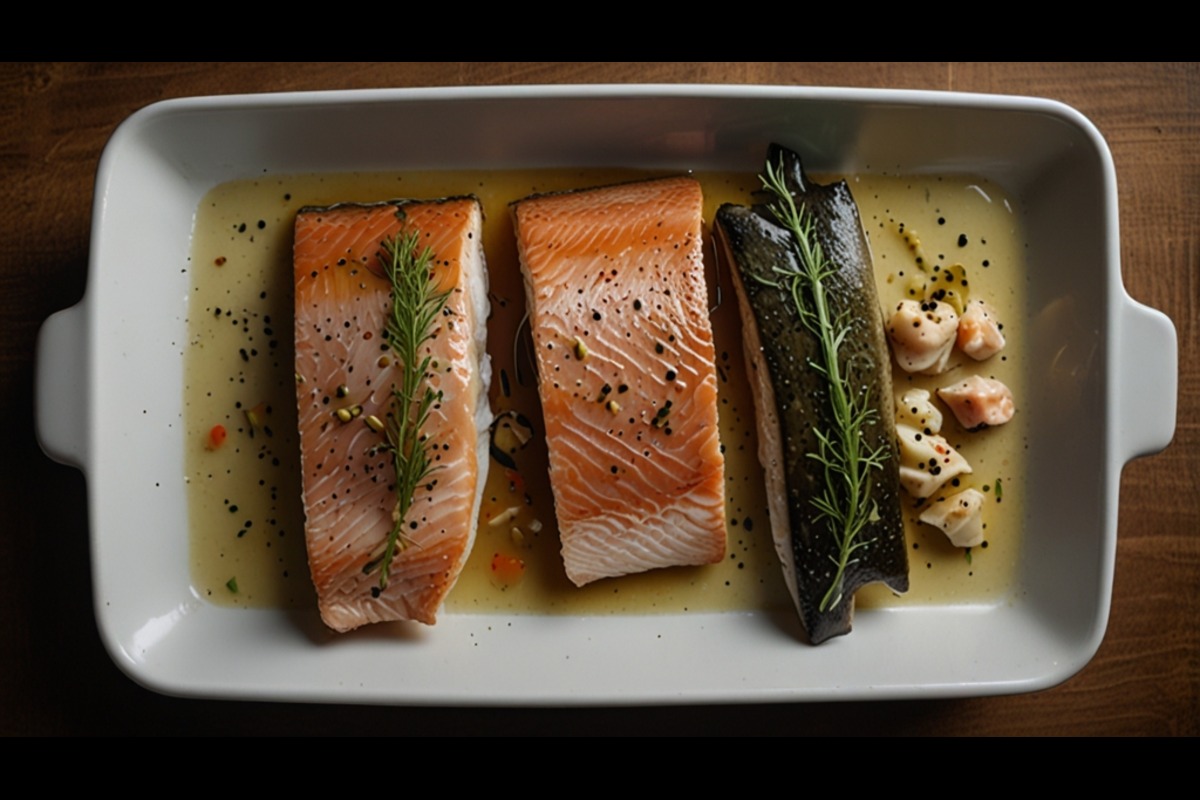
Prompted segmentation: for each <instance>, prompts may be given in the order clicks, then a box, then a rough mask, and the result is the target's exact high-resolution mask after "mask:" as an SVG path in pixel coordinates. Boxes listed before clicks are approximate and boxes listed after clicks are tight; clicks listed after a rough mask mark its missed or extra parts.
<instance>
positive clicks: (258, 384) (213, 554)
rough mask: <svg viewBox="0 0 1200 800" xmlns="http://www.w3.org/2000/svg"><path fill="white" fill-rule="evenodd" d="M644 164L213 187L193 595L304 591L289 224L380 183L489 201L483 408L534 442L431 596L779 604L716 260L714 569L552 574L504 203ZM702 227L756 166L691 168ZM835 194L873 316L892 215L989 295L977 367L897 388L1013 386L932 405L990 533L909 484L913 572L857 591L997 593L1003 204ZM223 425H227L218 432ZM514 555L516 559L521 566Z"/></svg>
mask: <svg viewBox="0 0 1200 800" xmlns="http://www.w3.org/2000/svg"><path fill="white" fill-rule="evenodd" d="M641 177H646V175H645V173H636V172H631V171H628V170H553V171H522V172H483V171H472V172H462V173H424V174H350V175H308V176H287V177H280V176H271V177H264V178H259V179H255V180H247V181H238V182H233V183H228V184H224V185H221V186H218V187H216V188H215V189H213V190H212V191H211V192H210V193H209V194H208V195H207V196H206V197H205V198H204V199H203V200H202V202H201V204H200V207H199V208H198V209H197V214H196V223H195V233H194V239H193V245H192V256H191V264H190V271H191V274H192V291H191V293H190V296H189V298H188V341H189V347H188V354H187V361H188V363H187V365H186V370H185V375H186V385H185V387H184V401H185V408H186V411H185V415H184V416H185V424H186V436H187V441H188V444H189V447H188V454H187V464H186V474H185V480H186V481H187V484H188V494H189V515H190V526H191V562H192V563H191V569H192V579H193V582H194V585H195V588H196V590H197V591H198V592H199V593H200V594H201V595H202V596H204V597H206V598H208V599H209V600H210V601H212V602H214V603H218V604H222V605H240V606H255V607H262V606H269V607H297V608H304V607H315V602H316V601H315V597H314V595H313V590H312V585H311V582H310V581H309V577H308V565H307V560H306V555H305V549H304V514H303V508H302V506H301V499H300V467H299V442H298V436H297V432H296V404H295V370H294V368H293V363H292V362H293V359H294V348H293V332H292V324H293V323H292V289H291V280H292V267H291V244H292V224H293V221H294V218H295V214H296V211H297V210H298V209H300V208H301V207H303V206H306V205H329V204H332V203H337V202H374V201H379V200H383V199H390V198H397V197H412V198H432V197H443V196H449V195H457V194H468V193H470V194H475V195H476V196H478V197H479V198H480V199H481V200H482V201H483V205H484V210H485V214H486V223H485V232H484V247H485V251H486V255H487V260H488V271H489V282H490V299H491V304H492V316H491V318H490V320H489V322H488V351H489V353H490V354H491V358H492V368H493V380H492V386H491V393H490V395H491V403H492V408H493V410H494V411H495V412H496V413H497V414H500V413H502V412H505V411H514V412H517V413H520V414H522V415H524V417H525V418H526V419H527V420H528V422H529V423H530V424H531V426H532V429H533V436H532V438H531V439H530V441H529V443H528V444H527V445H526V446H525V447H524V448H522V449H519V450H518V451H517V452H516V453H515V454H514V455H513V456H512V459H513V462H514V464H515V466H516V469H510V468H506V467H505V466H503V465H501V464H500V463H498V462H497V461H496V460H495V459H493V460H492V462H491V464H490V469H489V476H488V483H487V487H486V491H485V493H484V499H483V506H482V509H481V513H480V525H479V533H478V536H477V538H476V542H475V549H474V551H473V553H472V555H471V558H470V560H469V562H468V564H467V566H466V568H465V569H464V571H463V574H462V577H461V578H460V580H459V583H458V585H457V586H456V587H455V589H454V591H453V592H451V594H450V597H449V599H448V600H447V610H448V611H451V612H459V613H508V612H516V613H530V612H533V613H578V614H605V613H679V612H683V611H689V610H703V611H712V610H745V609H756V608H780V607H787V606H790V604H791V600H790V598H789V597H788V595H787V590H786V588H785V586H784V583H783V579H782V575H781V572H780V568H779V564H778V560H777V558H776V555H775V549H774V544H773V543H772V540H771V530H770V520H769V519H768V518H767V512H766V508H767V501H766V496H765V487H764V480H763V474H762V469H761V467H760V466H759V463H758V458H757V448H758V444H757V435H756V432H755V421H754V404H753V398H752V396H751V394H750V382H749V380H748V379H747V378H746V372H745V367H744V363H743V358H742V343H741V334H740V330H741V322H740V319H739V317H738V312H737V302H736V298H735V297H734V294H733V289H732V285H731V282H730V277H729V275H728V274H727V271H719V270H717V269H716V267H715V266H714V264H715V260H714V259H713V258H712V257H711V248H710V249H709V251H708V252H706V262H707V264H708V265H709V269H708V272H709V279H710V285H711V286H713V287H719V292H718V291H717V290H716V289H715V288H710V299H711V302H712V304H713V305H714V306H715V307H716V309H715V311H714V312H713V314H712V320H713V327H714V337H715V340H716V352H717V368H718V378H719V388H720V426H721V442H722V446H723V449H724V451H725V457H726V486H727V501H726V502H727V511H726V520H727V529H728V533H729V542H728V548H727V556H726V558H725V560H724V561H723V562H722V563H721V564H716V565H712V566H708V567H681V568H675V569H669V570H658V571H655V572H651V573H646V574H643V575H633V576H627V577H624V578H618V579H609V580H604V581H599V582H597V583H595V584H591V585H589V586H587V587H584V588H583V589H577V588H575V587H574V586H573V585H572V584H571V583H570V582H569V581H568V580H567V578H566V575H565V573H564V572H563V568H562V562H561V559H560V556H559V553H558V534H557V531H556V529H555V524H554V501H553V496H552V495H551V491H550V486H549V477H548V474H547V455H546V448H545V443H544V439H543V438H542V420H541V410H540V405H539V403H538V397H537V388H536V376H535V372H534V367H533V363H532V360H531V359H530V358H529V357H528V353H527V351H526V348H524V347H522V346H520V337H519V336H518V326H519V324H520V322H521V319H522V317H523V315H524V311H525V295H524V289H523V286H522V279H521V274H520V268H519V264H518V260H517V253H516V242H515V239H514V237H513V232H512V223H511V220H510V217H509V213H508V203H509V202H510V201H512V200H515V199H518V198H521V197H524V196H526V195H529V194H532V193H535V192H547V191H558V190H565V189H573V188H580V187H587V186H595V185H602V184H606V183H614V182H617V181H621V180H631V179H636V178H641ZM697 177H698V178H699V179H700V181H701V182H702V184H703V186H704V194H705V210H704V217H705V220H706V225H707V222H710V221H711V220H712V219H713V216H714V214H715V212H716V209H717V207H718V206H719V205H720V204H721V203H725V202H733V203H746V202H749V199H750V193H751V191H752V190H754V189H755V188H757V179H756V178H755V177H754V176H752V175H741V174H738V175H717V174H707V175H705V174H701V175H697ZM851 188H852V190H853V192H854V196H855V199H856V200H857V202H858V205H859V208H860V212H861V214H862V218H863V225H864V227H865V229H866V231H867V234H868V236H869V238H870V241H871V246H872V250H873V253H874V258H875V269H876V276H877V279H878V285H879V289H880V298H881V302H882V303H883V305H884V308H885V310H888V309H889V308H890V307H894V305H895V302H896V301H898V300H899V299H901V298H902V297H903V296H904V293H905V291H906V289H907V288H908V287H909V286H910V284H911V281H912V279H913V277H914V275H915V272H916V270H917V267H916V264H915V258H914V255H913V253H912V251H911V250H910V249H909V246H908V244H907V242H906V241H905V240H904V238H903V237H902V236H901V235H900V227H899V226H900V225H901V224H903V225H905V226H906V229H907V230H908V231H909V232H910V233H912V232H915V233H916V234H917V235H918V236H919V237H920V240H921V244H922V247H923V250H924V252H925V255H926V258H927V259H929V260H930V261H934V262H935V263H938V264H940V265H942V266H950V265H952V264H962V265H963V267H964V269H965V270H966V273H967V277H968V279H969V286H970V292H971V294H970V296H971V297H972V298H976V297H978V298H983V299H986V300H987V301H988V302H989V303H991V304H992V305H993V306H994V307H995V308H996V309H997V311H998V313H999V316H1000V319H1001V320H1002V321H1003V322H1005V323H1007V324H1006V325H1005V328H1004V333H1005V336H1006V337H1007V338H1008V347H1007V348H1006V349H1005V350H1004V351H1003V352H1002V353H1001V354H1000V355H997V356H995V357H993V358H992V359H990V360H989V361H986V362H983V363H981V364H976V363H975V362H971V361H970V360H969V359H960V360H959V361H957V362H955V363H956V365H957V366H956V368H955V369H954V371H952V372H950V373H947V375H944V376H942V377H941V378H933V379H931V378H919V379H912V378H909V376H906V375H905V374H904V373H902V372H901V371H900V370H899V369H894V370H893V379H894V383H895V389H896V393H897V394H899V393H901V392H902V391H904V390H905V389H907V388H909V387H910V386H911V385H917V386H921V387H925V388H930V389H935V388H937V387H939V386H945V385H947V384H950V383H954V382H958V381H960V380H962V379H963V378H965V377H966V376H967V375H969V374H972V373H979V374H983V375H986V376H989V377H995V378H998V379H1000V380H1002V381H1004V382H1005V383H1006V384H1008V385H1009V387H1011V388H1012V390H1013V392H1014V394H1015V396H1016V398H1017V407H1018V413H1017V416H1016V418H1015V419H1014V420H1013V421H1012V422H1011V423H1009V424H1008V425H1005V426H1003V427H1002V428H996V429H992V430H987V431H983V432H979V433H967V432H965V431H962V430H961V429H960V428H958V427H957V423H955V422H954V420H953V417H952V416H951V415H949V414H947V415H946V416H947V422H946V424H945V427H944V429H943V434H944V435H945V436H946V438H947V439H948V440H949V441H950V443H951V444H952V445H954V446H955V447H957V448H958V449H959V450H960V452H961V453H962V454H963V455H964V456H965V457H966V458H967V460H968V461H969V462H970V463H971V465H972V467H973V468H974V472H973V473H972V474H971V475H968V476H964V477H963V479H962V480H961V481H960V483H961V488H967V487H975V488H978V489H980V490H981V491H983V492H984V493H985V496H986V497H987V503H986V505H985V509H984V515H985V524H986V535H987V543H986V546H985V547H979V548H974V549H973V550H971V551H970V552H969V553H968V552H966V551H963V550H960V549H959V548H956V547H953V546H952V545H950V544H949V542H948V541H947V540H946V538H945V537H944V536H943V535H942V533H941V532H940V531H938V530H935V529H933V528H930V527H928V526H924V525H921V524H919V523H917V522H916V515H917V513H919V511H918V508H919V506H918V504H917V503H916V502H915V501H908V500H906V511H905V524H906V528H907V535H908V546H909V548H910V550H909V565H910V574H911V578H912V581H911V582H912V588H911V590H910V592H909V593H908V595H906V596H905V597H904V598H899V599H898V598H895V597H893V596H892V595H891V593H890V592H888V591H887V590H885V589H878V588H870V589H868V590H864V591H861V592H860V593H859V594H858V601H859V603H860V605H863V606H870V605H881V604H895V603H911V602H916V603H929V602H938V603H945V602H992V601H995V600H997V599H998V598H1001V597H1003V596H1004V594H1005V592H1006V591H1007V590H1008V589H1010V588H1011V586H1012V582H1013V574H1014V571H1015V566H1016V563H1017V558H1018V555H1019V553H1020V549H1021V548H1020V537H1021V530H1022V525H1021V519H1022V517H1021V497H1022V494H1023V493H1022V491H1021V489H1022V483H1021V474H1022V470H1021V469H1020V465H1021V463H1022V460H1023V458H1024V457H1025V453H1026V445H1027V441H1026V428H1025V426H1024V417H1023V415H1022V413H1021V411H1020V407H1021V399H1022V397H1023V396H1024V391H1023V388H1024V387H1023V379H1022V375H1023V372H1022V365H1021V360H1020V358H1019V356H1018V354H1019V353H1020V352H1022V349H1023V336H1024V331H1023V329H1022V326H1021V325H1020V320H1021V310H1022V308H1023V283H1022V282H1023V281H1024V279H1025V278H1024V276H1025V274H1026V273H1025V269H1024V264H1023V260H1022V259H1023V251H1022V247H1023V245H1022V242H1023V239H1022V236H1021V230H1020V225H1019V220H1018V217H1019V215H1018V214H1017V213H1015V211H1014V210H1013V209H1012V208H1011V207H1010V205H1009V201H1008V200H1007V199H1006V198H1005V196H1004V195H1003V193H1002V192H1001V191H1000V190H999V189H998V188H997V187H995V186H991V185H988V184H986V183H984V182H982V181H978V180H974V179H969V178H957V177H956V178H950V177H944V178H939V177H933V176H925V177H921V178H896V177H888V176H868V175H864V176H861V177H855V178H852V179H851ZM217 426H220V428H222V429H223V430H224V433H225V438H224V441H223V442H222V441H219V440H220V439H221V435H220V431H219V430H218V431H217V432H216V434H215V435H214V428H216V427H217ZM522 565H523V566H522Z"/></svg>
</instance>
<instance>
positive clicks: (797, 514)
mask: <svg viewBox="0 0 1200 800" xmlns="http://www.w3.org/2000/svg"><path fill="white" fill-rule="evenodd" d="M781 159H782V162H781ZM770 160H771V163H773V164H780V163H782V165H783V169H784V171H785V173H784V174H785V177H786V180H787V187H788V189H789V190H790V191H791V193H792V195H793V197H794V198H795V200H796V203H797V205H799V206H801V207H803V208H804V209H806V211H805V213H806V214H808V215H811V217H810V218H811V220H812V224H813V231H814V238H815V241H817V242H818V243H819V244H820V246H821V248H822V249H823V251H824V255H825V257H826V258H827V260H828V262H829V265H830V269H831V274H829V275H828V276H827V277H826V278H825V279H824V286H825V292H826V297H827V298H828V301H829V305H830V314H831V318H832V319H838V318H839V317H840V318H842V319H844V320H845V321H846V322H847V324H848V326H849V327H848V332H847V336H846V337H845V340H844V341H843V342H842V345H841V348H840V351H839V352H840V356H841V361H842V363H843V366H842V372H843V374H847V375H850V376H851V380H849V381H848V382H847V383H848V384H849V385H850V386H851V388H852V390H853V391H856V392H862V393H864V394H863V395H861V396H862V397H863V402H864V403H866V404H867V407H869V408H871V409H872V414H871V421H870V422H869V423H868V424H867V425H866V426H864V430H863V444H864V448H865V449H871V450H873V449H876V448H880V449H882V452H883V453H884V454H885V458H884V459H883V462H882V466H881V468H878V469H874V468H872V469H870V470H869V472H870V475H871V495H870V501H871V503H872V504H873V506H874V510H875V513H874V515H872V518H871V521H869V522H868V523H867V524H866V527H865V528H864V529H863V530H862V531H861V532H860V533H859V534H858V536H857V537H856V538H855V541H856V542H858V543H861V547H860V548H859V549H858V550H857V551H855V552H854V557H853V559H852V560H851V562H850V564H849V566H848V567H847V568H846V571H845V572H844V574H843V578H842V584H841V586H840V588H836V587H835V591H834V597H835V598H836V597H838V596H840V598H841V599H840V601H837V602H831V603H829V604H828V605H827V607H826V608H825V610H822V609H821V608H820V606H821V604H822V601H823V600H824V598H825V597H826V595H827V594H828V593H829V592H830V588H831V585H833V584H834V583H835V582H836V573H837V563H838V559H839V558H840V556H841V552H842V547H841V544H840V542H839V541H838V540H837V539H836V537H835V534H834V533H833V532H832V531H831V529H830V526H829V525H828V524H827V523H828V520H827V519H825V518H822V517H821V515H820V514H819V512H818V511H817V509H816V508H815V506H814V503H813V500H814V498H816V497H818V496H820V494H821V493H822V492H823V491H824V489H825V487H826V486H827V485H828V483H829V476H828V475H827V473H826V470H825V467H824V465H823V464H822V463H821V462H820V461H818V460H817V459H815V458H814V457H813V455H814V454H817V453H818V452H819V451H820V447H821V445H820V441H819V439H818V432H829V431H831V430H834V429H836V427H837V423H836V421H835V419H834V412H833V409H832V407H831V399H830V388H829V383H828V381H827V380H826V378H825V376H823V375H822V374H821V373H820V371H819V370H818V369H817V368H815V367H814V365H820V364H821V363H822V349H821V345H820V343H819V341H818V339H817V337H816V336H814V335H813V334H812V332H811V331H810V330H809V329H808V328H807V327H806V326H805V325H804V324H803V323H802V321H801V318H800V316H799V312H798V310H797V303H796V299H795V297H794V296H793V294H792V293H791V292H790V291H788V289H787V288H786V287H785V286H782V285H780V284H781V281H780V276H781V274H790V273H794V272H796V271H797V270H799V269H800V268H801V266H800V264H799V260H798V257H797V254H796V249H795V247H794V246H793V237H792V234H791V232H790V231H789V229H787V228H785V227H784V226H782V225H781V224H780V223H779V221H778V220H777V219H776V217H775V216H774V215H773V213H772V212H771V211H770V210H769V209H768V208H767V207H766V206H765V205H759V206H753V207H744V206H734V205H725V206H722V207H721V209H720V210H719V211H718V212H717V230H718V238H719V240H720V244H721V247H722V250H723V253H724V254H725V256H726V260H727V261H729V262H731V263H732V264H733V265H734V268H735V269H734V279H735V281H734V283H735V287H736V289H737V293H738V301H739V305H740V308H741V313H742V318H743V322H744V329H743V337H744V338H743V341H744V345H745V350H746V361H747V364H748V365H749V366H750V368H751V371H752V380H753V381H754V384H755V390H756V392H755V394H756V404H757V411H758V424H759V459H760V460H761V461H762V464H763V468H764V471H765V472H766V475H767V480H768V493H769V498H770V500H769V503H770V509H769V510H770V516H771V527H772V531H773V533H774V537H775V545H776V550H777V551H778V553H779V557H780V561H781V563H782V565H783V569H784V575H785V578H786V580H787V583H788V587H789V589H790V590H791V592H792V598H793V600H794V601H795V603H796V607H797V610H798V611H799V613H800V618H801V621H802V622H803V624H804V627H805V629H806V630H807V631H808V634H809V637H810V639H811V640H812V642H813V643H814V644H816V643H820V642H822V641H824V640H826V639H828V638H830V637H833V636H838V635H841V634H845V633H848V632H849V631H850V626H851V618H852V615H853V608H854V600H853V597H854V592H855V591H857V590H858V589H859V588H860V587H862V586H864V585H866V584H869V583H875V582H879V581H882V582H884V583H886V584H887V585H888V586H889V587H891V588H892V589H893V590H894V591H897V592H904V591H907V589H908V558H907V553H906V551H905V546H904V529H903V522H902V519H901V510H900V498H899V482H898V472H897V469H898V468H897V458H896V453H895V450H896V447H895V433H894V410H893V407H892V384H891V374H890V358H889V355H888V351H887V344H886V342H885V340H884V333H883V319H882V313H881V310H880V306H879V300H878V297H877V294H876V290H875V284H874V273H873V270H872V266H871V259H870V252H869V247H868V245H867V242H866V238H865V236H864V235H863V232H862V226H861V223H860V221H859V217H858V209H857V207H856V206H855V203H854V199H853V197H852V196H851V194H850V190H849V188H848V187H847V186H846V184H845V182H839V183H836V184H832V185H829V186H818V185H816V184H813V183H811V182H809V180H808V178H807V176H806V175H805V174H804V171H803V167H802V166H801V164H800V159H799V157H798V156H796V155H795V154H794V153H791V152H788V151H782V150H780V149H777V148H773V150H772V153H771V155H770ZM780 270H782V273H781V272H780ZM808 302H811V300H809V301H808Z"/></svg>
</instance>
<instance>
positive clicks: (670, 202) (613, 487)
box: [513, 178, 725, 586]
mask: <svg viewBox="0 0 1200 800" xmlns="http://www.w3.org/2000/svg"><path fill="white" fill-rule="evenodd" d="M701 211H702V196H701V191H700V185H699V183H697V182H696V181H694V180H692V179H690V178H670V179H664V180H657V181H646V182H641V183H632V184H625V185H620V186H611V187H604V188H600V189H592V190H586V191H580V192H570V193H565V194H555V195H543V196H536V197H532V198H527V199H525V200H521V201H518V202H517V203H515V204H514V205H513V217H514V223H515V226H516V232H517V240H518V248H519V251H520V257H521V267H522V270H523V272H524V276H525V287H526V293H527V297H528V304H529V314H530V320H531V328H532V332H533V341H534V347H535V349H536V352H537V362H538V375H539V393H540V395H541V400H542V410H543V412H544V416H545V424H546V441H547V443H548V446H549V455H550V482H551V487H552V488H553V491H554V501H555V510H556V514H557V517H558V528H559V533H560V536H561V539H562V555H563V562H564V564H565V566H566V572H567V576H568V577H569V578H570V579H571V581H573V582H574V583H575V584H576V585H578V586H583V585H584V584H587V583H590V582H591V581H594V580H597V579H599V578H605V577H612V576H617V575H626V574H629V573H635V572H643V571H646V570H650V569H655V568H658V567H668V566H675V565H683V564H712V563H716V562H718V561H720V560H721V559H722V558H723V557H724V554H725V487H724V457H723V456H722V454H721V446H720V441H719V439H718V428H717V378H716V367H715V362H714V357H713V337H712V326H711V325H710V323H709V318H708V292H707V288H706V284H705V279H704V269H703V265H702V255H701V247H702V239H701Z"/></svg>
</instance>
